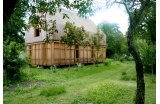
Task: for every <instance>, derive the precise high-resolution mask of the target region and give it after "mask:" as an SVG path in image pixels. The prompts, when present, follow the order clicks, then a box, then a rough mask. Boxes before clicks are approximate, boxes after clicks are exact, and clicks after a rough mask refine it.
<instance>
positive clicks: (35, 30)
mask: <svg viewBox="0 0 160 104" xmlns="http://www.w3.org/2000/svg"><path fill="white" fill-rule="evenodd" d="M38 36H39V29H34V37H38Z"/></svg>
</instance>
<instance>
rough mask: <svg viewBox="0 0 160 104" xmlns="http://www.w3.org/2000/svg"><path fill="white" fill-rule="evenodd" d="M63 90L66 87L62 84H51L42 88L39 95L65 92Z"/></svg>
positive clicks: (53, 94)
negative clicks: (51, 85)
mask: <svg viewBox="0 0 160 104" xmlns="http://www.w3.org/2000/svg"><path fill="white" fill-rule="evenodd" d="M65 92H66V89H65V87H64V86H53V87H50V88H45V89H43V90H42V91H41V92H40V95H43V96H46V97H48V96H55V95H59V94H62V93H65Z"/></svg>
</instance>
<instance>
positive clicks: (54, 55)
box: [26, 42, 106, 66]
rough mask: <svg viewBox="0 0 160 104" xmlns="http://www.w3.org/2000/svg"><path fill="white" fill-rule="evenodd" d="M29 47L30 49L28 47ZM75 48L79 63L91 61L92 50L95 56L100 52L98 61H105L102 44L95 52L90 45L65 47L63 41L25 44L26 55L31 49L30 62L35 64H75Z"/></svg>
mask: <svg viewBox="0 0 160 104" xmlns="http://www.w3.org/2000/svg"><path fill="white" fill-rule="evenodd" d="M30 47H31V49H30ZM76 50H78V51H79V54H78V55H79V56H78V59H77V60H79V63H92V61H94V60H93V57H92V52H94V53H95V58H98V57H99V56H100V55H101V54H102V53H103V54H102V57H101V58H100V59H99V61H100V62H103V61H105V59H106V58H105V57H106V53H105V52H106V47H105V46H103V47H101V49H100V50H99V52H100V53H98V54H97V50H96V48H95V47H94V48H93V49H92V47H91V46H87V47H85V48H84V47H83V46H78V48H77V49H76V46H75V45H72V46H71V47H67V45H66V44H64V43H59V42H50V43H43V42H41V43H38V44H32V45H27V46H26V55H27V56H29V53H30V51H31V57H32V64H36V65H44V66H45V65H47V66H51V65H52V66H53V65H64V64H75V63H76Z"/></svg>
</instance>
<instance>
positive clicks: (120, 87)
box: [3, 59, 156, 104]
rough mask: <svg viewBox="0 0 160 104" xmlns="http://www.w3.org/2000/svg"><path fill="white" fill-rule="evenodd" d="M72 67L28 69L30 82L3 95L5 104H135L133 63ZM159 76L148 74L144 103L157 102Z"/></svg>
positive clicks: (25, 70) (27, 74)
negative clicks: (157, 80) (157, 78)
mask: <svg viewBox="0 0 160 104" xmlns="http://www.w3.org/2000/svg"><path fill="white" fill-rule="evenodd" d="M107 61H110V64H108V63H107V62H106V64H104V63H101V64H99V65H98V66H97V65H96V66H95V65H87V66H83V67H82V68H80V67H77V66H72V67H70V68H69V69H68V68H57V69H56V70H49V69H42V68H39V69H38V68H26V69H23V72H24V73H25V75H26V76H27V80H26V81H24V82H22V83H19V84H16V85H13V86H12V87H11V88H9V89H8V90H7V91H4V94H3V99H4V100H3V103H4V104H134V100H135V90H136V74H135V64H134V62H133V61H125V62H118V61H114V60H109V59H108V60H107ZM155 77H156V76H155V75H154V76H152V75H150V74H145V83H146V94H145V98H146V99H145V104H155V103H156V81H155V80H156V78H155Z"/></svg>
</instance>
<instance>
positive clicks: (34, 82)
mask: <svg viewBox="0 0 160 104" xmlns="http://www.w3.org/2000/svg"><path fill="white" fill-rule="evenodd" d="M44 83H45V82H43V81H34V80H31V81H24V82H21V83H18V84H14V85H12V86H11V87H9V88H8V89H7V90H5V91H3V93H5V92H12V91H14V89H15V88H16V87H24V88H27V87H30V86H32V85H35V86H41V85H43V84H44Z"/></svg>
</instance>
